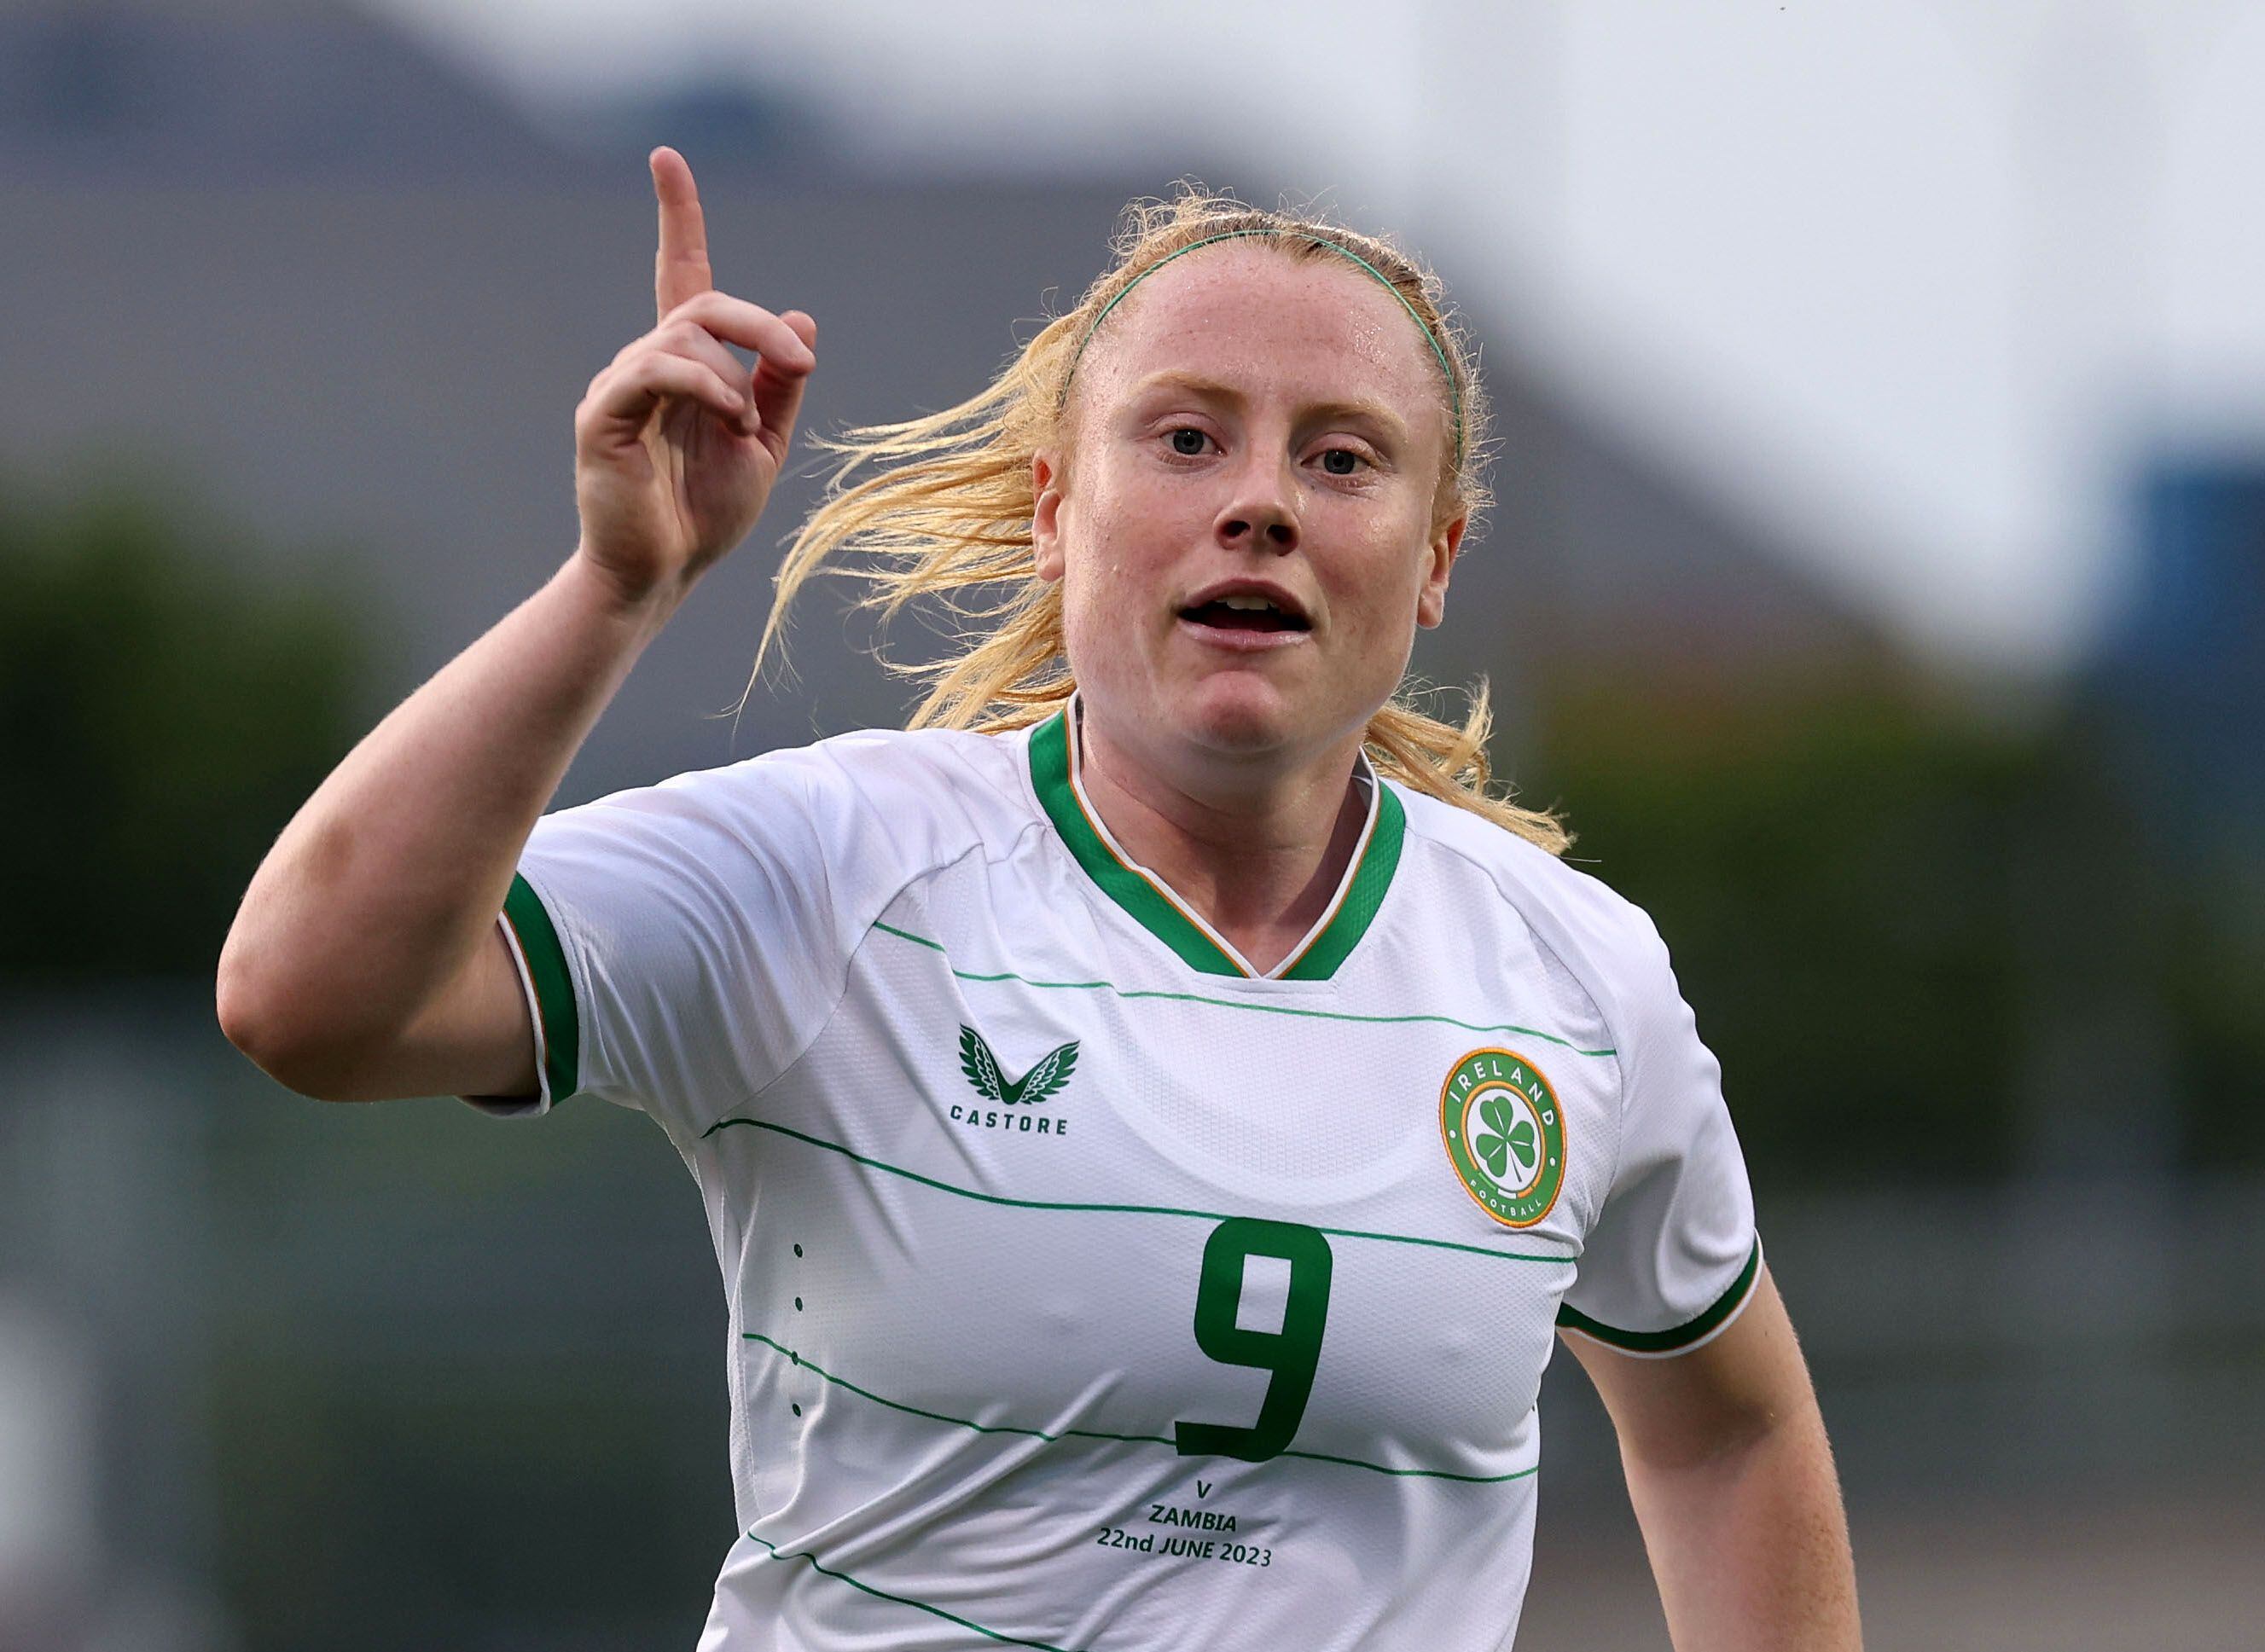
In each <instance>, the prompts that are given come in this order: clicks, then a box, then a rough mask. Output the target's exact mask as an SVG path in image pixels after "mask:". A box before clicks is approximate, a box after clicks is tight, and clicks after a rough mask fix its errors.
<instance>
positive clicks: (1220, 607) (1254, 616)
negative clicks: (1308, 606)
mask: <svg viewBox="0 0 2265 1652" xmlns="http://www.w3.org/2000/svg"><path fill="white" fill-rule="evenodd" d="M1180 617H1181V618H1182V619H1183V620H1189V621H1192V622H1194V623H1196V624H1198V625H1210V626H1215V627H1217V628H1218V629H1219V630H1222V631H1304V630H1312V629H1313V628H1312V626H1311V624H1310V623H1309V622H1307V619H1306V617H1305V615H1302V614H1293V613H1290V612H1289V611H1288V610H1286V609H1284V608H1277V607H1276V606H1275V605H1274V604H1273V603H1271V602H1270V601H1268V600H1266V599H1265V598H1264V597H1247V596H1234V597H1217V598H1214V599H1213V600H1211V601H1209V602H1198V603H1197V604H1195V605H1194V606H1193V607H1192V608H1182V609H1181V610H1180Z"/></svg>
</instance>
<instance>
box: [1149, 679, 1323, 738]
mask: <svg viewBox="0 0 2265 1652" xmlns="http://www.w3.org/2000/svg"><path fill="white" fill-rule="evenodd" d="M1300 710H1301V708H1300V707H1299V706H1297V705H1295V704H1293V702H1292V701H1291V698H1290V696H1289V695H1285V694H1284V693H1283V692H1282V690H1281V688H1280V687H1279V686H1278V685H1277V684H1275V683H1272V682H1269V681H1267V680H1264V679H1263V678H1261V677H1260V676H1258V675H1257V673H1254V672H1241V671H1237V672H1220V673H1214V674H1213V675H1212V676H1210V677H1208V678H1206V679H1205V680H1203V681H1201V682H1198V683H1196V684H1193V685H1191V688H1190V689H1189V691H1188V692H1187V693H1186V694H1185V695H1183V696H1182V697H1181V702H1180V717H1181V719H1182V726H1183V728H1184V729H1186V730H1187V731H1188V732H1189V733H1191V734H1192V735H1194V736H1195V737H1196V739H1198V741H1200V742H1201V743H1202V744H1203V745H1205V746H1210V747H1211V748H1212V749H1213V750H1214V751H1219V752H1228V753H1248V752H1264V751H1270V750H1272V749H1274V748H1275V747H1278V746H1282V745H1284V744H1285V743H1286V742H1288V741H1290V740H1292V739H1295V738H1296V736H1297V735H1298V733H1299V732H1300V730H1301V729H1302V727H1303V726H1304V725H1305V724H1307V723H1309V722H1310V721H1311V720H1312V718H1311V717H1310V714H1308V715H1306V716H1300Z"/></svg>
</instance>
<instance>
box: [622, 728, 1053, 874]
mask: <svg viewBox="0 0 2265 1652" xmlns="http://www.w3.org/2000/svg"><path fill="white" fill-rule="evenodd" d="M1022 762H1023V741H1022V740H1021V739H1019V738H1016V736H1013V735H1005V736H1000V735H989V734H976V733H972V732H969V731H965V730H957V729H916V730H905V729H860V730H857V731H853V732H850V733H847V734H837V735H834V736H832V737H831V738H829V739H821V740H816V741H813V742H812V743H811V744H810V745H807V746H788V747H783V748H782V749H779V750H776V751H771V752H765V753H762V754H761V756H758V757H751V758H747V759H745V760H744V761H739V762H736V763H731V764H726V765H725V766H723V767H721V768H708V769H695V770H691V771H688V772H687V773H685V774H681V775H674V776H673V777H671V778H670V779H668V780H666V781H664V782H661V783H660V784H659V786H656V787H652V788H651V789H649V790H646V791H645V792H643V793H627V794H621V795H620V798H619V799H618V800H626V799H629V798H633V797H634V798H641V799H644V800H646V806H653V807H661V808H684V809H688V810H692V811H697V812H699V813H701V814H703V815H706V816H708V817H709V818H710V819H712V820H714V821H715V822H716V823H717V825H719V826H725V828H726V829H729V830H734V831H742V832H745V833H747V834H749V835H751V836H755V837H766V836H772V835H776V833H779V832H781V831H783V830H793V829H796V828H800V829H802V830H804V831H807V832H809V833H813V834H815V835H816V836H817V838H818V839H819V847H821V848H823V847H825V846H827V845H828V844H834V845H843V846H846V845H847V844H848V843H849V842H851V841H856V842H858V843H859V845H860V847H861V848H865V849H867V850H869V851H870V848H873V847H874V843H875V841H876V840H880V841H885V842H886V843H887V844H888V845H889V846H890V847H891V848H892V850H893V851H894V854H893V855H892V858H896V859H899V861H900V862H907V863H916V862H922V861H927V862H931V863H936V862H943V861H945V860H950V859H953V858H956V857H957V856H958V855H963V854H965V853H966V852H967V851H968V850H970V849H971V848H977V847H979V846H985V845H991V844H999V843H1003V842H1006V841H1011V840H1012V839H1013V838H1014V837H1015V836H1016V835H1017V834H1019V833H1020V832H1021V831H1022V830H1023V828H1024V827H1025V826H1027V825H1028V824H1029V823H1030V819H1031V810H1030V807H1029V804H1028V803H1027V800H1026V788H1025V786H1024V782H1023V777H1022V774H1021V772H1020V765H1021V764H1022ZM616 800H617V799H609V800H608V801H616Z"/></svg>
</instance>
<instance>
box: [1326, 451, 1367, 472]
mask: <svg viewBox="0 0 2265 1652" xmlns="http://www.w3.org/2000/svg"><path fill="white" fill-rule="evenodd" d="M1340 459H1342V460H1344V463H1343V464H1339V463H1338V462H1337V461H1338V460H1340ZM1359 468H1360V455H1358V454H1357V453H1355V452H1354V451H1353V450H1352V449H1351V448H1329V450H1328V451H1327V452H1325V453H1324V454H1322V469H1324V470H1326V471H1328V472H1329V475H1331V476H1333V477H1349V476H1351V475H1352V474H1353V473H1354V472H1355V471H1356V470H1358V469H1359Z"/></svg>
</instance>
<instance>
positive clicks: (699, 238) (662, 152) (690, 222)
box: [645, 144, 715, 318]
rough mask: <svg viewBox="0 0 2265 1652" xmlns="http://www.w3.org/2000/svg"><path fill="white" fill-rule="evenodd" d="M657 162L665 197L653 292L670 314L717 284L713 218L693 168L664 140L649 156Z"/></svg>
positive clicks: (655, 177) (655, 185)
mask: <svg viewBox="0 0 2265 1652" xmlns="http://www.w3.org/2000/svg"><path fill="white" fill-rule="evenodd" d="M645 158H646V162H647V164H649V165H651V166H652V193H653V194H654V195H655V197H657V198H658V199H659V202H660V251H659V253H658V254H657V255H656V256H655V258H653V264H652V296H653V302H654V304H655V305H656V306H657V309H658V313H659V316H660V317H663V318H666V317H667V315H668V312H669V311H670V310H672V309H675V308H676V307H677V306H678V305H679V304H681V303H682V302H684V301H685V300H686V299H688V298H691V297H694V296H696V295H698V294H701V293H704V292H706V291H707V290H708V289H709V288H710V287H713V286H714V285H715V280H714V278H713V277H712V276H711V275H710V273H709V270H708V224H707V221H706V220H705V219H703V217H702V216H701V215H700V191H699V189H698V188H697V187H696V186H695V185H694V184H693V182H692V168H691V167H690V166H689V165H688V164H686V162H685V159H684V157H683V156H681V155H679V154H678V153H677V152H676V151H675V150H674V149H670V148H668V147H667V146H666V144H664V145H663V146H662V147H660V148H659V149H655V150H654V151H653V152H652V154H651V155H650V156H646V157H645Z"/></svg>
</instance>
